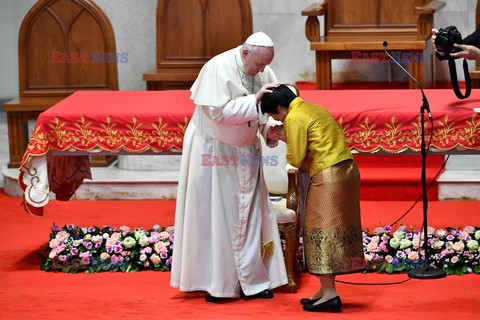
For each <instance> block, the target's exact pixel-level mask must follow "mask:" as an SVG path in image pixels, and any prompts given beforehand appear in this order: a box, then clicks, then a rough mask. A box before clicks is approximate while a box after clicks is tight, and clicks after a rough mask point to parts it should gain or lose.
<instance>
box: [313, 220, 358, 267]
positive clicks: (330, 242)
mask: <svg viewBox="0 0 480 320" xmlns="http://www.w3.org/2000/svg"><path fill="white" fill-rule="evenodd" d="M304 244H305V247H304V249H305V255H306V260H307V265H308V271H309V272H311V273H315V274H332V273H333V274H335V273H345V272H351V271H355V270H358V266H356V265H352V264H355V262H356V261H358V259H359V258H360V259H363V244H362V230H361V229H359V228H358V227H354V226H349V227H347V228H346V229H345V230H344V231H343V232H342V231H340V230H339V229H338V228H333V229H331V230H329V231H327V230H325V229H324V228H314V229H312V230H305V235H304Z"/></svg>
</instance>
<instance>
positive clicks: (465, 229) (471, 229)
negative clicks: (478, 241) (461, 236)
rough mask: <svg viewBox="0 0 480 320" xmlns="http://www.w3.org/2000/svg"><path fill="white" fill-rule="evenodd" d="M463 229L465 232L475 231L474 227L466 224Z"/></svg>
mask: <svg viewBox="0 0 480 320" xmlns="http://www.w3.org/2000/svg"><path fill="white" fill-rule="evenodd" d="M463 231H465V232H467V233H474V232H475V227H472V226H466V227H465V228H463Z"/></svg>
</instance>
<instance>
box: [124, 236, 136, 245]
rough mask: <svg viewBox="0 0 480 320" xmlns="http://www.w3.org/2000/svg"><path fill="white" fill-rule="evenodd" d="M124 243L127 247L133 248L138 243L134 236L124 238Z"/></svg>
mask: <svg viewBox="0 0 480 320" xmlns="http://www.w3.org/2000/svg"><path fill="white" fill-rule="evenodd" d="M122 244H123V245H124V246H125V248H133V247H134V246H135V244H136V241H135V239H133V238H132V237H126V238H125V239H123V241H122Z"/></svg>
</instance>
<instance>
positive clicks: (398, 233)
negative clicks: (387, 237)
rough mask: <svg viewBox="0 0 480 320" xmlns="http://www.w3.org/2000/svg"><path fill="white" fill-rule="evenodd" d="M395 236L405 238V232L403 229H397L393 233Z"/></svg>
mask: <svg viewBox="0 0 480 320" xmlns="http://www.w3.org/2000/svg"><path fill="white" fill-rule="evenodd" d="M393 237H394V238H395V239H403V238H405V233H403V230H397V231H395V232H394V233H393Z"/></svg>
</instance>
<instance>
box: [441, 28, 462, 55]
mask: <svg viewBox="0 0 480 320" xmlns="http://www.w3.org/2000/svg"><path fill="white" fill-rule="evenodd" d="M455 43H458V44H461V43H462V35H461V34H460V32H458V30H457V27H455V26H450V27H446V28H445V29H440V30H438V33H437V37H436V38H435V46H436V47H437V51H438V52H446V53H456V52H460V51H462V49H460V48H455V47H454V46H453V44H455Z"/></svg>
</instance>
